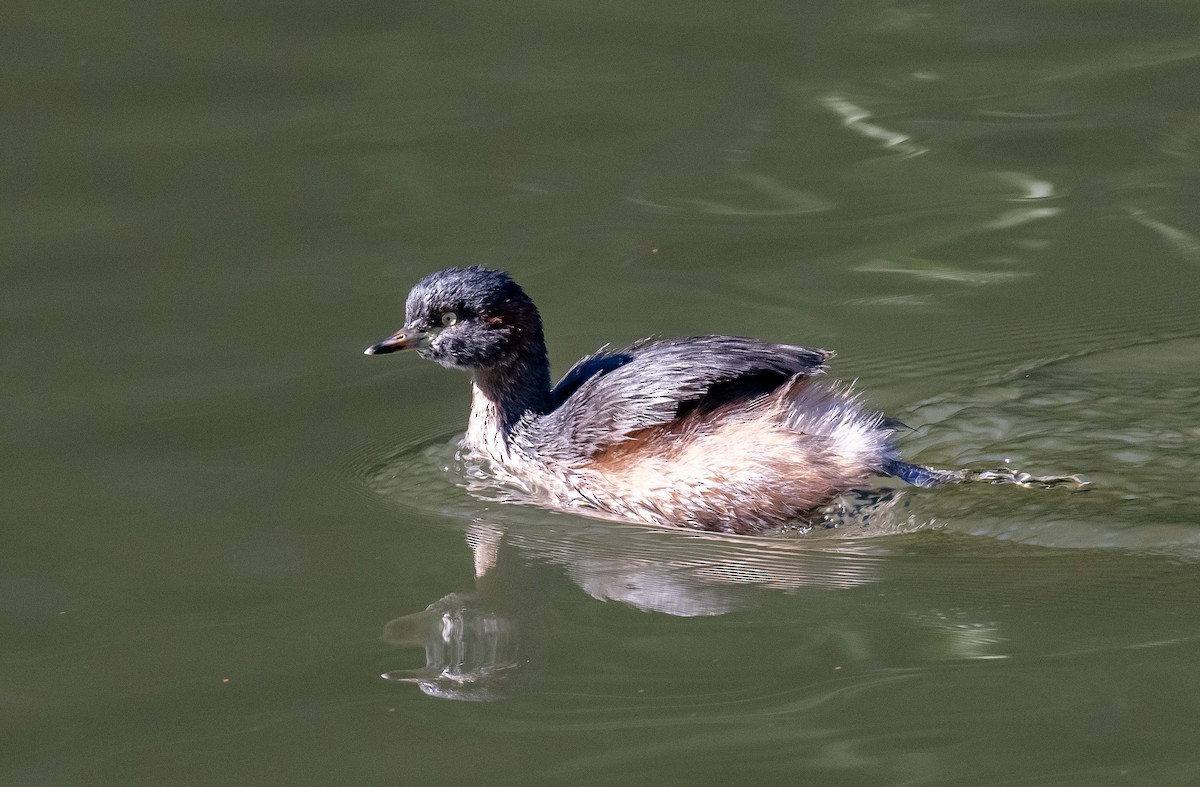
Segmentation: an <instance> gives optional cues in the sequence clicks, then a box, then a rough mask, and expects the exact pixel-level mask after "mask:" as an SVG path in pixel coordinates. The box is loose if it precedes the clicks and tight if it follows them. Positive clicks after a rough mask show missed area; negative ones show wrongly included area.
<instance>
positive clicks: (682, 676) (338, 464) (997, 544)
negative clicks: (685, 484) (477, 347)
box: [0, 0, 1200, 785]
mask: <svg viewBox="0 0 1200 787" xmlns="http://www.w3.org/2000/svg"><path fill="white" fill-rule="evenodd" d="M1198 30H1200V7H1197V6H1196V5H1195V4H1190V3H1145V2H1134V1H1133V0H1125V1H1124V2H1120V1H1118V2H1108V3H1100V2H1044V1H1043V2H1022V3H1006V4H998V3H976V2H970V3H915V4H889V3H837V2H821V3H808V4H768V3H755V4H735V3H729V4H720V3H703V2H702V3H677V2H674V3H668V2H650V3H646V2H640V3H628V2H608V3H594V4H552V3H536V2H525V0H514V2H509V3H493V4H484V3H453V2H452V3H449V4H445V3H443V4H426V5H425V6H421V5H416V4H395V3H381V2H375V0H362V1H361V2H355V3H332V2H319V0H303V1H298V2H294V3H208V4H182V3H166V2H158V3H116V2H104V1H103V0H102V2H99V3H90V4H89V3H80V2H70V1H69V0H66V1H64V2H49V3H42V4H33V3H12V4H9V5H8V6H5V7H4V8H3V9H0V31H2V32H0V44H2V45H0V95H2V96H3V99H2V100H0V113H2V115H3V118H4V121H3V123H0V208H2V210H0V264H2V271H3V287H2V288H0V321H2V324H3V341H2V342H0V353H2V358H3V361H4V369H5V371H6V374H5V375H4V377H3V379H2V380H0V407H2V409H3V412H4V413H5V417H4V428H3V451H2V452H0V468H2V470H0V472H2V474H3V476H2V477H3V479H4V482H3V498H2V501H3V502H0V515H2V521H3V528H2V530H0V725H2V726H0V739H2V740H3V741H4V743H3V746H0V781H3V782H4V783H7V784H14V785H26V784H122V785H123V784H295V783H303V784H397V783H400V784H428V783H472V784H506V783H509V784H529V783H547V784H549V783H566V782H571V783H589V784H608V783H620V782H627V783H656V784H657V783H673V782H682V781H685V780H686V781H688V782H690V783H697V784H702V783H713V784H728V783H730V782H739V781H745V782H766V781H784V780H786V781H788V782H792V783H800V784H824V783H829V784H870V785H875V784H1016V783H1020V784H1055V785H1057V784H1089V785H1090V784H1116V783H1119V784H1167V783H1170V784H1194V783H1196V782H1197V781H1200V753H1198V751H1200V750H1198V749H1197V745H1196V741H1197V725H1196V719H1197V717H1198V714H1200V578H1198V571H1200V502H1198V499H1200V498H1198V492H1200V484H1198V483H1197V481H1196V467H1197V466H1200V447H1198V446H1200V284H1198V279H1200V239H1198V238H1200V218H1198V215H1200V214H1198V213H1197V209H1196V206H1197V204H1200V165H1198V160H1200V111H1198V110H1197V104H1196V99H1195V97H1196V96H1198V95H1200V34H1198V33H1197V31H1198ZM475 262H483V263H488V264H493V265H496V266H502V267H505V268H506V269H508V270H510V271H511V272H512V273H513V274H514V275H515V276H516V277H517V278H518V280H519V281H521V282H522V283H523V284H524V286H525V287H526V289H527V290H528V291H529V292H530V293H531V294H532V295H533V297H534V298H535V299H536V300H537V302H538V303H539V305H540V306H541V307H542V310H543V314H544V317H545V320H546V325H547V333H548V336H549V341H550V344H551V356H552V360H553V361H554V364H555V366H556V369H557V370H559V371H563V370H565V369H566V367H567V365H569V364H570V363H571V362H572V361H573V360H574V359H575V358H577V357H579V356H580V355H582V354H584V353H586V352H590V351H591V350H593V349H595V348H596V347H597V346H599V345H601V344H603V343H605V342H626V341H629V340H632V339H634V338H637V337H639V336H643V335H646V334H650V333H662V334H668V335H671V334H691V333H704V332H726V333H735V334H742V335H753V336H759V337H763V338H769V339H773V340H777V341H787V342H794V343H799V344H808V345H812V346H821V347H829V348H833V349H836V350H837V351H838V352H839V356H838V358H837V359H836V360H835V362H834V364H833V374H834V375H836V376H838V377H840V378H843V379H848V380H849V379H858V381H859V386H860V388H861V389H862V390H863V391H865V392H866V395H867V397H868V399H869V400H870V401H871V402H872V403H873V404H874V405H877V406H879V407H882V408H885V409H887V410H888V411H889V412H890V413H892V414H893V415H895V416H897V417H899V418H901V419H903V420H904V421H905V422H906V423H908V424H909V425H911V426H912V427H914V429H915V431H914V432H913V433H912V434H911V435H909V436H908V437H906V438H905V440H904V447H905V452H906V455H907V456H908V457H910V458H914V459H916V460H918V461H921V462H925V463H928V464H934V465H940V466H957V465H968V466H972V467H998V466H1001V465H1003V464H1004V463H1005V462H1008V463H1009V465H1010V466H1012V467H1015V468H1019V469H1021V470H1025V471H1028V472H1034V473H1078V474H1080V475H1082V476H1084V477H1086V478H1088V479H1089V480H1091V481H1092V482H1093V484H1092V487H1091V489H1090V491H1087V492H1083V493H1078V492H1076V493H1071V492H1068V491H1065V490H1060V489H1054V490H1028V489H1018V488H1013V487H987V486H977V485H972V486H967V487H963V488H956V489H948V490H930V491H918V492H913V491H911V490H908V491H904V492H903V493H902V494H900V495H899V496H898V497H896V498H895V499H893V500H891V501H889V502H888V504H887V505H883V506H879V510H878V511H873V513H872V517H873V518H872V520H871V523H870V524H869V525H867V526H863V525H861V523H859V524H844V526H843V527H839V528H836V529H829V530H820V529H819V530H815V531H813V532H812V533H810V534H809V535H808V536H804V537H798V536H795V535H792V536H779V537H774V538H755V539H750V538H746V539H737V538H727V537H706V536H701V535H697V534H691V533H684V532H661V531H654V530H649V529H646V528H641V527H635V526H629V525H621V524H613V523H603V522H596V521H591V520H587V519H581V518H577V517H572V516H568V515H564V514H558V513H551V512H544V511H539V510H536V509H531V508H525V507H519V506H513V505H508V504H504V503H501V502H491V501H487V500H481V499H479V498H477V497H475V496H472V494H470V493H469V492H468V491H467V490H465V489H464V488H463V483H464V481H465V479H464V478H463V477H462V476H461V474H460V472H461V471H460V468H458V466H457V465H456V464H455V460H454V456H453V441H454V439H455V437H456V435H457V434H459V433H461V431H462V429H463V428H464V425H465V419H466V408H467V390H466V381H465V379H464V378H463V377H462V376H460V375H458V374H456V373H452V372H448V371H446V370H444V369H441V368H439V367H436V366H434V365H432V364H427V363H422V362H420V361H419V360H418V359H416V358H411V357H407V356H389V357H386V358H368V357H365V356H363V355H362V349H363V348H364V347H365V346H366V345H368V344H369V343H371V342H373V341H375V340H377V339H379V338H381V337H383V336H385V335H386V334H387V333H389V332H390V331H391V330H393V329H395V328H397V327H399V324H400V320H401V311H402V300H403V296H404V294H405V293H406V292H407V289H408V287H409V286H410V285H411V284H412V283H413V282H414V281H416V279H418V278H419V277H420V276H422V275H424V274H425V273H428V272H430V271H432V270H435V269H437V268H440V267H444V266H446V265H451V264H466V263H475ZM835 518H836V517H835ZM427 607H428V608H429V611H428V612H423V611H424V610H426V608H427ZM381 676H385V677H381ZM484 700H490V701H484Z"/></svg>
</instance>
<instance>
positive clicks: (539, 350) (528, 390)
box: [467, 344, 550, 454]
mask: <svg viewBox="0 0 1200 787" xmlns="http://www.w3.org/2000/svg"><path fill="white" fill-rule="evenodd" d="M549 405H550V360H549V358H548V357H547V356H546V347H545V345H544V344H542V345H539V346H534V347H529V348H527V349H525V350H523V351H521V352H519V353H517V354H516V355H515V356H514V357H512V358H511V359H508V360H507V361H506V362H505V363H503V364H498V365H496V366H492V367H489V368H487V369H476V370H475V371H474V372H473V373H472V375H471V421H470V426H469V428H468V429H467V442H468V444H470V445H472V446H473V447H476V448H478V449H480V450H483V451H484V452H485V453H491V454H495V453H499V452H502V447H503V446H505V445H507V442H508V436H509V435H510V434H511V433H512V430H513V428H514V427H515V426H516V425H517V423H518V422H519V421H520V420H521V419H522V418H524V417H525V416H526V415H528V414H535V415H536V414H538V413H544V412H546V411H547V410H549V409H550V406H549Z"/></svg>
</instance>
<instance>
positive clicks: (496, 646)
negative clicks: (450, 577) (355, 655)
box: [381, 593, 523, 701]
mask: <svg viewBox="0 0 1200 787" xmlns="http://www.w3.org/2000/svg"><path fill="white" fill-rule="evenodd" d="M381 639H382V640H383V641H384V642H386V643H388V644H389V645H397V646H418V647H424V648H425V666H424V667H421V668H418V669H413V670H393V671H391V672H385V673H384V674H383V678H384V679H386V680H392V681H397V682H402V683H415V684H417V686H419V687H420V689H421V691H423V692H425V693H426V694H428V695H430V696H432V697H442V698H445V699H457V700H470V701H488V700H493V699H496V698H497V697H499V696H500V692H499V691H498V687H499V686H500V685H502V684H504V683H506V682H507V681H508V679H509V678H510V677H511V676H512V675H513V674H514V673H515V672H516V671H517V670H518V669H519V668H520V667H521V666H522V664H523V661H522V658H521V652H520V638H519V637H518V634H517V624H516V621H514V620H512V619H510V618H507V617H504V616H502V615H500V614H498V613H496V612H495V611H493V610H489V609H485V608H482V607H480V606H479V605H478V601H477V600H476V599H475V598H474V597H473V595H472V594H469V593H451V594H450V595H448V596H445V597H444V598H442V599H439V600H438V601H435V602H434V603H432V604H430V605H429V607H428V608H427V609H425V611H424V612H417V613H415V614H412V615H404V616H403V617H399V618H396V619H394V620H392V621H390V622H388V624H387V625H386V626H384V629H383V636H382V637H381Z"/></svg>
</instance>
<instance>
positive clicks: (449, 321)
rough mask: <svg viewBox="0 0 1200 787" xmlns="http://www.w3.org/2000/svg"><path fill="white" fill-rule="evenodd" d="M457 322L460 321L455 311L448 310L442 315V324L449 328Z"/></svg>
mask: <svg viewBox="0 0 1200 787" xmlns="http://www.w3.org/2000/svg"><path fill="white" fill-rule="evenodd" d="M456 322H458V315H457V314H455V313H454V312H446V313H445V314H443V315H442V325H443V326H445V327H446V328H449V327H450V326H451V325H453V324H454V323H456Z"/></svg>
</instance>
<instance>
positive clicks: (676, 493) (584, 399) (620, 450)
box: [366, 266, 965, 534]
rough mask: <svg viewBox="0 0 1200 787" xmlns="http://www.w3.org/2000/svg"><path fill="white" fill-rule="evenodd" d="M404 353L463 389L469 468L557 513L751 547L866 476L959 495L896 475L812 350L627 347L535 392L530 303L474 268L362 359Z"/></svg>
mask: <svg viewBox="0 0 1200 787" xmlns="http://www.w3.org/2000/svg"><path fill="white" fill-rule="evenodd" d="M407 349H415V350H416V352H417V354H418V355H419V356H421V357H422V358H427V359H429V360H432V361H436V362H437V363H439V364H441V365H442V366H446V367H449V368H452V369H463V370H466V371H469V372H470V373H471V415H470V420H469V425H468V428H467V433H466V437H465V438H464V446H465V448H466V449H467V451H468V452H469V455H471V456H473V457H475V458H478V459H483V460H486V461H487V462H488V463H490V465H491V466H492V469H493V470H494V471H495V472H496V473H497V474H498V475H500V476H501V477H502V478H505V479H506V480H508V481H511V482H515V483H517V484H519V485H520V486H522V487H523V488H525V489H527V490H530V491H533V492H535V493H536V495H537V496H538V498H539V499H540V500H541V501H542V502H545V503H547V504H549V505H552V506H555V507H559V508H564V509H569V510H573V511H579V512H582V513H587V514H591V515H594V516H601V517H609V518H617V519H622V520H627V521H634V522H643V523H647V524H652V525H659V526H677V527H685V528H693V529H698V530H714V531H722V532H727V533H742V534H744V533H762V532H767V531H771V530H777V529H780V528H782V527H783V526H785V525H787V524H789V523H792V522H795V521H796V520H799V519H802V518H804V517H805V515H807V514H811V513H812V512H814V511H815V510H817V509H819V508H821V507H822V506H824V505H825V504H827V503H829V502H830V501H832V500H833V499H834V498H836V497H837V496H838V495H839V494H841V493H843V492H846V491H847V490H849V489H851V488H853V487H855V486H857V485H860V484H863V483H864V482H866V481H867V480H868V479H870V478H871V477H872V476H875V475H890V476H895V477H897V478H900V479H901V480H903V481H905V482H907V483H909V484H913V485H916V486H922V487H928V486H936V485H940V484H946V483H956V482H960V481H963V480H964V479H965V473H964V471H950V470H935V469H933V468H928V467H922V466H920V465H914V464H909V463H907V462H904V461H903V460H902V459H901V458H900V456H899V454H898V452H897V450H896V448H895V447H894V446H893V444H892V437H893V433H894V430H895V427H896V423H895V422H894V421H891V420H889V419H887V418H885V417H884V416H883V415H882V414H881V413H878V412H875V411H873V410H870V409H868V408H866V407H865V406H864V405H863V404H862V402H861V401H860V400H859V398H858V397H857V395H855V394H854V393H853V392H852V390H851V388H850V387H849V386H846V385H841V384H838V383H834V382H827V381H825V380H823V379H821V374H822V373H823V372H824V370H825V362H826V361H827V360H829V359H830V358H831V357H833V353H832V352H830V351H828V350H810V349H806V348H804V347H795V346H793V345H788V344H772V343H769V342H762V341H757V340H755V339H745V338H739V337H734V336H693V337H688V338H676V339H659V340H654V339H643V340H641V341H638V342H635V343H634V344H632V345H630V346H629V347H626V348H624V349H620V350H608V349H601V350H600V351H598V352H596V353H595V354H593V355H589V356H588V357H586V358H583V359H582V360H580V361H579V362H577V363H576V364H575V365H574V366H572V367H571V369H570V370H569V371H568V372H567V373H566V375H564V376H563V378H562V379H561V380H559V381H558V383H557V384H555V385H551V382H550V362H549V359H548V357H547V355H546V343H545V338H544V336H543V333H542V320H541V316H540V315H539V314H538V310H537V308H536V307H535V306H534V304H533V301H532V300H530V298H529V296H528V295H526V294H525V291H524V290H522V289H521V287H520V286H519V285H518V284H517V283H516V282H514V281H513V280H512V278H511V277H509V275H508V274H506V273H503V272H501V271H496V270H490V269H488V268H484V267H482V266H474V267H469V268H448V269H446V270H443V271H439V272H437V273H434V274H431V275H429V276H426V277H425V278H424V279H422V280H421V281H420V282H418V283H417V285H416V286H415V287H413V289H412V291H411V292H410V293H409V294H408V300H407V302H406V304H405V324H404V327H403V328H402V329H400V330H399V331H398V332H396V333H395V334H393V335H392V336H390V337H388V338H387V339H384V340H383V341H381V342H379V343H378V344H373V345H371V346H370V347H368V348H367V350H366V353H367V355H381V354H383V353H390V352H396V351H398V350H407Z"/></svg>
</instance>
